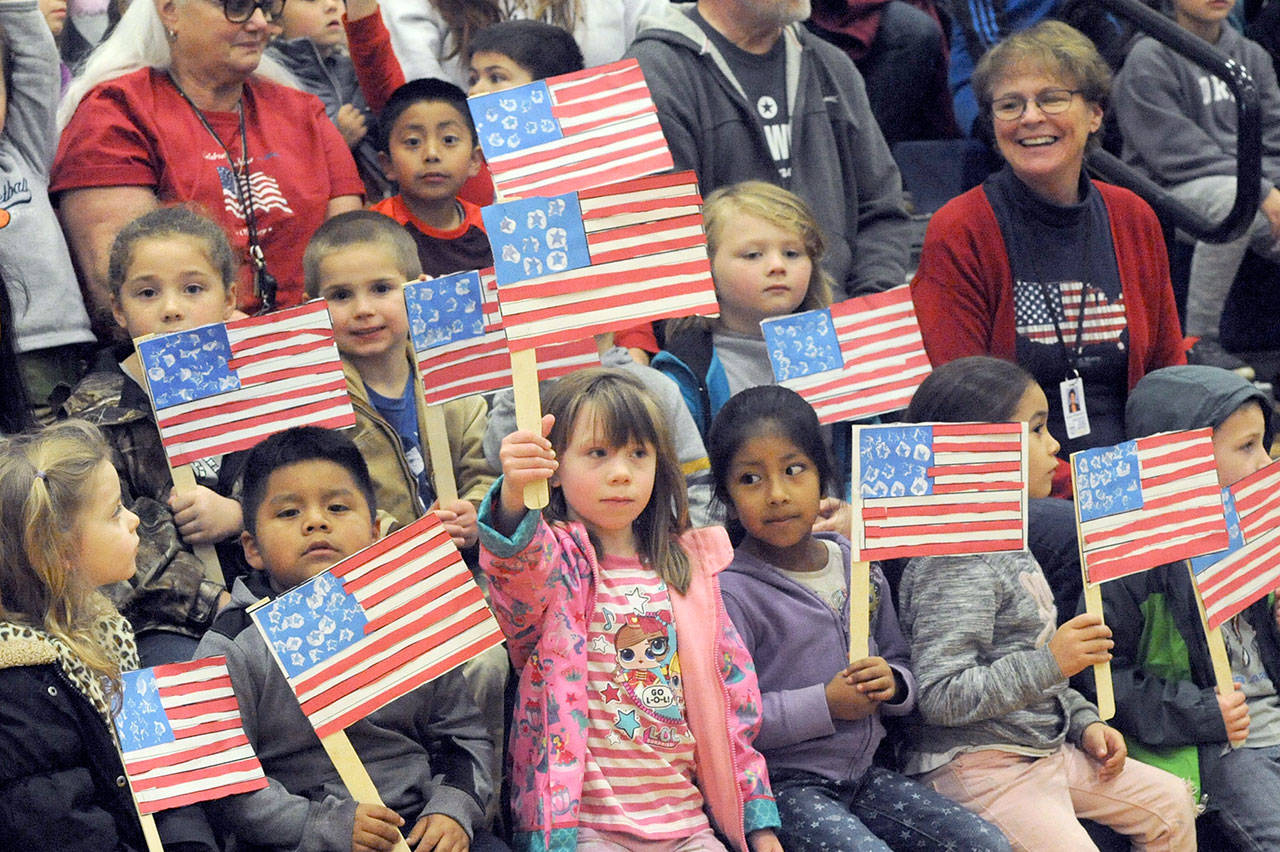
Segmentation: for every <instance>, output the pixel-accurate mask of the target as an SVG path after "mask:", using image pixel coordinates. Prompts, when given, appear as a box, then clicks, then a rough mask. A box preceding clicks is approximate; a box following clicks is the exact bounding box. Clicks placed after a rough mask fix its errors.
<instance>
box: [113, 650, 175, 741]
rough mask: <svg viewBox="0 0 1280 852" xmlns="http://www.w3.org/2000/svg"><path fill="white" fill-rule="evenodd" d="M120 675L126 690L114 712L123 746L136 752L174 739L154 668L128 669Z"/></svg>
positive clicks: (117, 732)
mask: <svg viewBox="0 0 1280 852" xmlns="http://www.w3.org/2000/svg"><path fill="white" fill-rule="evenodd" d="M120 679H121V681H122V686H123V694H122V695H121V706H120V711H119V712H118V713H116V716H115V725H116V734H117V736H118V737H119V739H120V750H121V751H123V752H126V753H127V752H134V751H138V750H139V749H144V748H151V747H152V746H158V745H164V744H165V743H171V742H173V740H174V736H173V728H171V727H170V726H169V719H168V717H167V716H166V715H165V712H164V706H163V705H162V704H161V703H160V690H159V688H158V687H157V685H156V677H155V673H154V672H152V671H151V669H140V670H138V671H135V672H125V673H124V674H122V675H121V676H120Z"/></svg>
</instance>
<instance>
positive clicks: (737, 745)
mask: <svg viewBox="0 0 1280 852" xmlns="http://www.w3.org/2000/svg"><path fill="white" fill-rule="evenodd" d="M716 608H717V615H716V617H717V619H718V620H719V622H720V624H721V625H723V628H722V630H721V634H720V660H721V670H720V673H721V677H722V678H723V679H724V683H725V687H726V689H727V690H728V698H729V740H730V742H731V744H732V746H733V751H734V761H733V762H734V765H735V766H736V767H737V768H738V777H737V778H736V779H735V780H736V782H737V785H738V795H739V796H740V797H741V799H742V803H743V821H744V825H743V832H744V833H746V834H750V833H751V832H752V831H755V830H757V829H761V828H776V827H777V826H778V825H779V824H780V823H779V821H778V818H777V814H778V812H777V806H776V805H775V804H774V801H773V792H772V790H771V789H770V787H769V770H768V768H767V767H766V766H765V759H764V755H762V754H761V753H760V752H759V751H757V750H756V747H755V744H754V743H755V739H756V735H757V734H758V733H760V722H761V720H762V718H763V712H764V711H763V705H764V701H763V699H762V698H761V696H760V683H759V681H758V680H757V678H756V666H755V663H754V662H753V661H752V659H751V653H750V652H749V651H748V650H747V646H746V645H745V644H744V643H743V641H742V637H741V636H739V635H738V631H737V629H736V628H735V627H734V626H733V622H732V621H731V620H730V619H729V614H728V612H726V611H725V608H724V600H723V598H721V597H719V596H717V603H716Z"/></svg>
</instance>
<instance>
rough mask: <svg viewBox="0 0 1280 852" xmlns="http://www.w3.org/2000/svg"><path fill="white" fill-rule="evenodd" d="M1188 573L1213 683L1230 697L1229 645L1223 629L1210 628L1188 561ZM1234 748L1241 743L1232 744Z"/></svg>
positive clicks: (1192, 570)
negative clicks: (1206, 645)
mask: <svg viewBox="0 0 1280 852" xmlns="http://www.w3.org/2000/svg"><path fill="white" fill-rule="evenodd" d="M1186 564H1187V572H1188V573H1189V574H1190V576H1191V588H1192V589H1194V590H1195V595H1196V609H1197V610H1199V611H1200V626H1201V627H1202V628H1204V638H1205V642H1206V643H1207V644H1208V645H1209V660H1210V661H1211V662H1212V663H1213V681H1214V685H1215V686H1217V688H1218V694H1219V695H1230V694H1231V693H1232V692H1233V691H1235V688H1236V684H1235V678H1234V677H1232V676H1231V658H1230V657H1228V656H1227V643H1226V642H1224V641H1222V628H1221V627H1210V626H1209V618H1208V616H1207V614H1206V613H1205V610H1204V600H1203V599H1202V598H1201V597H1200V587H1199V586H1198V585H1197V584H1196V572H1195V569H1194V568H1192V567H1191V561H1190V560H1188V561H1187V563H1186ZM1231 745H1232V746H1233V747H1234V746H1237V745H1239V743H1234V742H1233V743H1232V744H1231Z"/></svg>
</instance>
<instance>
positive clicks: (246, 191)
mask: <svg viewBox="0 0 1280 852" xmlns="http://www.w3.org/2000/svg"><path fill="white" fill-rule="evenodd" d="M169 82H171V83H173V88H175V89H177V91H178V94H179V95H181V96H182V99H183V100H184V101H186V102H187V105H188V106H189V107H191V110H192V112H194V113H195V114H196V118H198V119H199V120H200V124H201V125H203V126H204V129H205V130H207V131H209V135H210V136H212V137H213V141H215V142H217V143H218V147H220V148H221V149H222V153H224V154H226V155H227V165H229V166H231V174H232V175H233V177H234V181H233V182H234V184H235V188H236V199H237V200H238V201H239V202H240V210H241V212H242V213H243V214H244V223H245V225H246V226H247V227H248V229H249V260H250V261H251V262H252V263H253V294H254V295H255V296H257V297H258V299H259V300H261V302H262V307H261V309H260V310H259V311H258V313H260V314H265V313H270V312H271V311H273V310H275V308H276V291H277V289H278V285H277V284H276V279H275V277H274V276H272V274H271V273H270V272H268V271H267V259H266V256H265V255H264V254H263V252H262V245H261V244H260V243H259V242H258V222H257V211H256V210H255V209H254V206H253V185H252V183H251V182H250V180H249V137H248V135H247V134H246V133H245V127H244V104H243V102H241V103H237V104H236V115H237V116H239V119H240V165H239V166H237V165H236V160H235V157H233V156H231V149H230V148H228V147H227V143H225V142H223V141H222V137H221V136H219V135H218V132H217V131H216V130H214V129H213V126H212V125H211V124H209V121H208V119H206V118H205V117H204V113H203V112H201V111H200V107H198V106H196V104H195V101H193V100H191V98H190V97H189V96H188V95H187V93H186V92H184V91H183V90H182V87H181V86H179V85H178V81H177V80H175V79H173V75H172V74H170V75H169Z"/></svg>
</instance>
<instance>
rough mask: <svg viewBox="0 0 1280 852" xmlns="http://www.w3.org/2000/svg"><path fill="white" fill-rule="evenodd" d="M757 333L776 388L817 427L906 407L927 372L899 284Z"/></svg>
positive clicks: (780, 320)
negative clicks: (796, 400)
mask: <svg viewBox="0 0 1280 852" xmlns="http://www.w3.org/2000/svg"><path fill="white" fill-rule="evenodd" d="M760 328H761V329H762V330H763V331H764V339H765V344H766V345H767V347H768V350H769V360H770V361H771V362H772V364H773V374H774V376H775V377H776V378H777V380H778V383H779V384H781V385H784V386H786V387H789V388H791V389H792V390H794V391H795V392H796V393H798V394H800V395H801V396H802V397H804V398H805V400H806V401H807V402H808V403H809V404H810V405H812V406H813V408H814V410H815V411H816V412H817V413H818V419H819V420H820V421H821V422H823V423H836V422H839V421H842V420H859V419H862V418H866V417H872V416H874V415H877V414H887V413H888V412H891V411H898V410H900V409H903V408H906V407H907V404H908V403H909V402H911V396H912V394H914V393H915V391H916V388H917V387H919V386H920V383H921V382H923V381H924V379H925V377H926V376H928V375H929V372H930V370H931V369H932V367H931V366H930V364H929V356H928V355H927V354H925V350H924V340H923V339H922V338H921V337H920V323H919V322H918V321H917V319H916V311H915V306H914V304H913V303H912V301H911V290H910V288H909V287H907V286H905V285H904V286H902V287H894V288H893V289H892V290H886V291H884V292H881V293H873V294H871V295H869V296H860V297H858V298H856V299H848V300H846V301H843V302H839V303H837V304H834V305H832V306H831V307H830V308H825V309H822V310H815V311H805V312H803V313H798V314H790V315H788V316H783V317H776V318H774V319H768V320H764V321H763V322H761V323H760Z"/></svg>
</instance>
